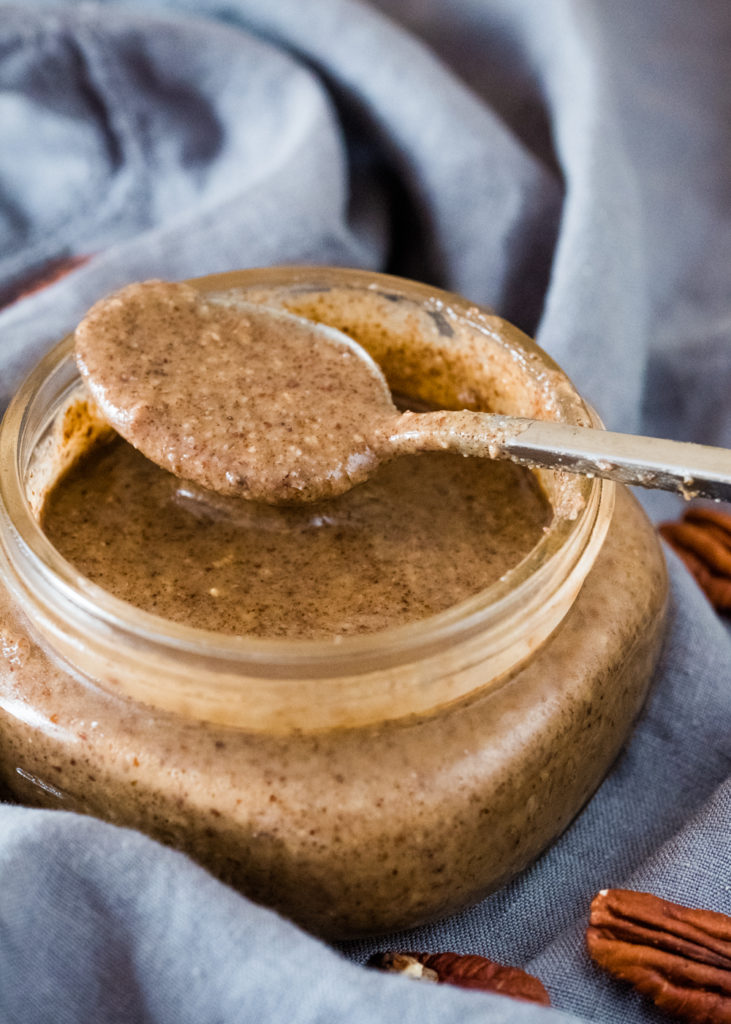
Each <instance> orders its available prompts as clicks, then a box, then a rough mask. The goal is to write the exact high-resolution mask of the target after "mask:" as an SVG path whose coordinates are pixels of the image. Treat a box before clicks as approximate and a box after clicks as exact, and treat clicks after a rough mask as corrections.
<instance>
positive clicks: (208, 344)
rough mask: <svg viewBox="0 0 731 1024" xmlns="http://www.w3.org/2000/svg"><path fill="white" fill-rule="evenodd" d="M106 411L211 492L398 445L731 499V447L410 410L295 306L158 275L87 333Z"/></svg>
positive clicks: (84, 348)
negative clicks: (218, 296) (224, 297)
mask: <svg viewBox="0 0 731 1024" xmlns="http://www.w3.org/2000/svg"><path fill="white" fill-rule="evenodd" d="M75 351H76V359H77V363H78V365H79V369H80V372H81V374H82V376H83V378H84V379H85V381H86V384H87V386H88V388H89V390H90V392H91V394H92V396H93V398H94V399H95V401H96V403H97V405H98V406H99V409H100V411H101V413H102V415H103V416H104V417H105V418H106V419H107V420H108V422H109V423H110V424H111V425H112V426H113V427H114V428H115V429H116V430H117V432H118V433H119V434H121V435H122V436H123V437H124V438H126V440H128V441H129V442H130V443H131V444H133V445H135V447H137V448H139V450H140V451H142V452H143V454H145V455H146V456H147V457H148V458H150V459H151V460H152V461H154V462H157V463H158V464H159V465H161V466H162V467H163V468H165V469H168V470H169V471H171V472H172V473H174V474H176V475H177V476H179V477H182V478H184V479H188V480H192V481H194V482H196V483H198V484H200V485H201V486H203V487H206V488H208V489H209V490H213V491H217V492H219V493H222V494H229V495H237V496H239V497H243V498H248V499H252V500H256V501H264V502H268V503H271V504H279V503H285V502H300V501H314V500H318V499H322V498H329V497H332V496H334V495H337V494H341V493H343V492H344V491H347V490H348V489H349V488H351V487H352V486H354V485H355V484H357V483H360V482H362V481H364V480H365V479H367V478H368V477H369V476H370V475H372V474H373V472H375V470H376V469H377V467H378V466H379V465H380V464H381V463H383V462H385V461H387V460H389V459H392V458H395V457H396V456H399V455H405V454H413V453H416V452H424V451H451V452H456V453H459V454H461V455H469V456H475V457H479V458H490V459H510V460H512V461H514V462H518V463H521V464H523V465H528V466H532V467H545V468H549V469H561V470H565V471H568V472H572V473H579V474H583V475H586V476H600V477H606V478H608V479H610V480H617V481H619V482H622V483H626V484H638V485H640V486H641V487H651V488H659V489H661V490H670V491H677V492H679V493H680V494H682V495H683V496H685V497H696V496H701V497H708V498H715V499H725V500H728V499H731V451H729V450H727V449H721V448H712V447H709V446H706V445H698V444H690V443H685V442H679V441H669V440H661V439H659V438H650V437H638V436H634V435H630V434H617V433H612V432H609V431H603V430H595V429H592V428H590V427H578V426H573V425H570V424H566V423H560V422H555V421H543V420H532V419H524V418H520V417H513V416H501V415H497V414H493V413H482V412H471V411H467V410H464V411H461V412H451V411H437V412H426V413H414V412H403V413H402V412H399V411H398V409H397V408H396V406H395V405H394V403H393V400H392V397H391V392H390V390H389V387H388V384H387V382H386V379H385V377H384V375H383V372H382V371H381V369H380V367H379V366H378V365H377V363H376V362H375V361H374V360H373V359H372V358H371V357H370V355H369V354H368V353H367V352H366V351H365V350H364V349H363V348H362V347H361V346H360V345H359V344H358V343H357V342H355V341H353V340H352V339H351V338H349V337H348V336H347V335H345V334H343V333H341V332H340V331H336V330H335V329H333V328H331V327H328V326H325V325H323V324H318V323H315V322H313V321H311V320H306V319H304V318H302V317H298V316H295V315H294V314H292V313H288V312H284V311H281V310H275V309H270V308H265V307H262V306H259V305H255V304H246V303H240V302H237V303H236V304H235V305H233V304H232V305H225V304H223V303H220V302H210V301H208V300H206V299H205V298H204V297H203V296H202V295H201V294H200V293H199V292H197V291H196V290H195V289H194V288H192V287H191V286H189V285H185V284H171V283H167V282H163V281H147V282H143V283H141V284H135V285H129V286H128V287H127V288H124V289H122V290H121V291H120V292H117V293H116V294H115V295H112V296H110V297H108V298H107V299H103V300H101V302H99V303H97V304H96V306H94V307H93V308H92V309H91V310H90V311H89V313H88V314H87V316H86V317H85V318H84V320H82V322H81V324H80V325H79V327H78V328H77V331H76V339H75Z"/></svg>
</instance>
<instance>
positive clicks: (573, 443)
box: [391, 411, 731, 501]
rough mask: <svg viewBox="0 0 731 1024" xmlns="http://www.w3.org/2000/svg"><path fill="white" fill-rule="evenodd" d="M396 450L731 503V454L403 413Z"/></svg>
mask: <svg viewBox="0 0 731 1024" xmlns="http://www.w3.org/2000/svg"><path fill="white" fill-rule="evenodd" d="M391 442H392V444H393V445H394V447H395V448H396V450H397V451H399V452H402V453H404V454H405V453H406V452H408V451H412V452H415V451H425V450H444V449H446V450H451V451H455V452H460V453H461V454H463V455H475V456H480V457H483V458H492V459H510V460H511V461H512V462H518V463H521V464H523V465H528V466H537V467H542V468H547V469H561V470H566V471H567V472H569V473H580V474H582V475H584V476H592V475H593V476H601V477H605V478H607V479H608V480H616V481H618V482H619V483H624V484H636V485H639V486H640V487H649V488H656V489H658V490H663V491H677V492H678V493H679V494H682V495H683V497H685V498H695V497H703V498H714V499H717V500H723V501H731V450H729V449H727V448H713V447H711V446H709V445H702V444H691V443H689V442H685V441H668V440H664V439H662V438H658V437H641V436H637V435H633V434H618V433H613V432H612V431H609V430H594V429H592V428H591V427H576V426H572V425H571V424H568V423H557V422H555V421H552V420H531V419H521V418H519V417H512V416H498V415H494V414H491V413H479V412H467V411H465V412H434V413H418V414H414V413H404V414H403V415H402V416H401V417H400V422H399V426H398V429H397V431H395V432H394V433H393V434H392V436H391Z"/></svg>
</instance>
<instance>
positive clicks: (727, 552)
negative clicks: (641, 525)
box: [659, 505, 731, 614]
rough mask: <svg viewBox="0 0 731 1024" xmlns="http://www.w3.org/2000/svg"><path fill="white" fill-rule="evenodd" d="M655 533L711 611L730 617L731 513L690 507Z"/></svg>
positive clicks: (708, 508)
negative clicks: (689, 575) (687, 572)
mask: <svg viewBox="0 0 731 1024" xmlns="http://www.w3.org/2000/svg"><path fill="white" fill-rule="evenodd" d="M659 531H660V535H661V536H662V537H663V538H664V539H665V540H666V541H667V543H668V544H669V545H670V547H671V548H673V550H674V551H675V553H676V554H677V555H678V556H679V557H680V558H681V559H682V560H683V561H684V562H685V564H686V566H687V567H688V569H689V570H690V572H691V573H692V574H693V576H694V577H695V579H696V582H697V583H698V585H699V586H700V587H701V589H702V590H703V591H704V593H705V594H706V597H707V598H708V600H709V601H710V602H711V604H712V605H713V606H714V608H716V610H717V611H719V612H722V613H724V614H729V613H731V513H729V512H727V511H723V510H722V509H720V508H712V507H709V506H706V505H691V506H690V507H689V508H688V509H686V511H685V514H684V515H683V519H682V520H681V521H680V522H674V523H662V525H661V526H660V527H659Z"/></svg>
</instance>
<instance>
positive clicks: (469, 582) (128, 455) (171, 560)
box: [43, 439, 550, 637]
mask: <svg viewBox="0 0 731 1024" xmlns="http://www.w3.org/2000/svg"><path fill="white" fill-rule="evenodd" d="M549 519H550V507H549V505H548V502H547V501H546V498H545V497H544V495H543V492H542V491H541V489H540V487H539V485H538V483H537V481H536V480H535V478H534V476H533V475H532V474H531V473H530V472H529V471H527V470H525V469H523V468H521V467H519V466H514V465H512V464H510V463H504V462H490V461H487V460H481V459H463V458H459V457H456V456H454V455H449V454H444V453H433V454H427V455H420V456H407V457H405V458H403V459H399V460H398V461H396V462H392V463H388V464H387V465H385V466H382V467H381V468H380V470H379V471H378V472H377V473H376V474H375V476H374V477H373V478H372V479H371V480H368V481H367V482H366V483H364V484H361V485H360V486H359V487H355V488H353V489H352V490H351V491H348V492H347V493H346V494H343V495H340V496H339V497H337V498H333V499H331V500H329V501H326V502H320V503H316V504H310V505H299V506H279V507H277V506H272V505H261V504H259V503H256V502H249V501H242V500H241V499H238V498H229V497H223V496H220V495H214V494H211V493H210V492H206V491H204V490H202V489H200V488H197V487H195V486H194V485H190V484H185V483H183V482H181V481H180V480H178V479H177V478H176V477H174V476H172V475H171V474H170V473H166V472H165V471H163V470H162V469H160V468H159V467H158V466H156V465H155V464H154V463H152V462H150V461H149V460H148V459H146V458H145V457H144V456H142V455H141V454H140V453H139V452H137V451H136V450H135V449H134V448H133V447H132V446H131V445H129V444H127V443H126V442H124V441H123V440H121V439H117V440H116V441H115V442H113V443H112V444H107V445H103V446H101V447H98V448H96V449H95V450H93V451H92V452H91V453H90V454H89V455H87V456H86V457H85V458H84V459H82V461H81V462H80V463H79V464H77V466H76V467H75V468H74V469H73V470H72V471H71V472H70V473H68V474H67V475H66V476H64V477H63V478H62V480H61V482H60V483H59V484H58V485H57V486H56V487H55V488H54V489H53V491H52V492H51V494H50V496H49V498H48V499H47V502H46V505H45V508H44V513H43V527H44V530H45V532H46V534H47V535H48V537H49V538H50V539H51V541H52V543H53V544H54V546H55V547H56V548H57V549H58V550H59V551H60V552H61V554H63V555H64V556H65V557H66V558H67V559H68V560H69V561H71V562H72V563H73V564H74V565H75V566H76V567H77V568H78V569H79V570H80V571H81V572H82V573H83V574H84V575H85V576H87V577H88V578H90V579H92V580H94V581H95V582H96V583H98V584H100V585H101V586H102V587H104V588H105V589H106V590H108V591H110V592H111V593H113V594H115V595H116V596H118V597H121V598H123V599H124V600H127V601H129V602H131V603H132V604H134V605H136V606H138V607H140V608H143V609H145V610H146V611H150V612H153V613H155V614H157V615H161V616H163V617H165V618H168V619H172V620H175V621H178V622H183V623H186V624H187V625H189V626H194V627H199V628H203V629H209V630H216V631H218V632H222V633H233V634H243V633H246V634H252V635H257V636H269V637H325V636H332V635H349V634H353V633H364V632H373V631H376V630H381V629H385V628H387V627H389V626H396V625H401V624H404V623H407V622H413V621H415V620H418V619H422V618H425V617H426V616H429V615H433V614H434V613H436V612H439V611H442V610H443V609H445V608H448V607H450V606H452V605H454V604H457V603H458V602H459V601H462V600H464V599H465V598H467V597H469V596H471V595H472V594H475V593H476V592H477V591H479V590H482V589H483V588H484V587H487V586H489V585H490V584H491V583H494V582H495V581H496V580H497V579H499V578H500V576H502V575H503V574H504V573H506V572H507V571H508V570H509V569H511V568H513V567H514V566H515V565H517V563H518V562H519V561H520V560H521V559H522V558H523V557H524V556H526V555H527V554H528V553H529V551H530V550H531V549H532V548H533V547H534V545H535V544H537V543H538V541H539V540H540V539H541V536H542V531H543V527H544V525H546V524H547V522H548V521H549Z"/></svg>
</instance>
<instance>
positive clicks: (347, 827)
mask: <svg viewBox="0 0 731 1024" xmlns="http://www.w3.org/2000/svg"><path fill="white" fill-rule="evenodd" d="M195 286H196V287H197V288H199V289H200V290H201V291H202V292H204V293H205V294H206V295H207V296H209V297H210V298H211V300H212V301H215V302H219V303H223V304H234V305H235V304H236V302H237V301H238V302H255V303H262V304H264V305H267V306H271V307H277V308H281V309H284V310H288V311H290V312H293V313H296V314H298V315H301V316H305V317H308V318H310V319H314V320H317V321H319V322H324V323H327V324H330V325H332V326H333V327H336V328H338V329H341V330H343V331H345V332H346V333H348V334H350V335H351V336H352V337H354V338H355V339H356V340H357V341H359V342H360V343H361V344H362V345H363V346H364V347H365V348H367V349H368V350H369V351H370V353H371V354H372V355H373V357H374V358H375V359H376V361H377V362H378V363H379V364H380V365H381V366H382V367H383V369H384V371H385V373H386V376H387V378H388V380H389V384H390V386H391V388H392V390H393V392H394V393H395V394H397V395H399V396H400V398H401V402H402V404H403V405H404V406H406V407H409V406H411V405H413V406H415V407H422V406H424V405H426V406H429V405H431V406H437V407H441V408H472V409H485V410H489V411H495V412H501V413H506V414H518V415H526V416H544V417H548V418H560V419H566V420H568V421H569V422H576V423H589V422H592V414H591V412H590V410H588V409H587V408H586V406H585V405H584V403H583V402H582V400H581V398H580V397H579V396H578V395H577V394H576V392H575V391H574V389H573V388H572V387H571V385H570V383H569V381H568V380H567V379H566V377H565V376H564V375H563V374H562V373H561V371H560V370H559V369H558V368H557V367H555V365H554V364H552V363H551V361H550V360H549V359H548V358H547V357H546V356H545V355H544V354H543V353H542V352H541V351H540V350H539V349H537V348H536V346H534V345H533V344H532V343H531V342H530V341H529V340H528V339H527V338H525V337H524V336H523V335H521V334H520V332H518V331H516V330H515V329H514V328H512V327H511V326H510V325H508V324H506V323H505V322H504V321H502V320H500V319H499V318H497V317H494V316H491V315H489V314H488V313H487V312H485V311H484V310H481V309H478V308H476V307H474V306H471V305H470V304H468V303H467V302H465V301H464V300H463V299H460V298H459V297H457V296H453V295H449V294H447V293H443V292H439V291H437V290H435V289H431V288H427V287H425V286H421V285H417V284H414V283H412V282H407V281H402V280H399V279H396V278H390V277H386V276H383V275H378V274H369V273H364V272H359V271H346V270H337V269H327V268H323V269H318V268H276V269H270V270H258V271H242V272H236V273H232V274H228V275H219V276H217V277H215V278H208V279H201V280H199V281H197V282H195ZM71 347H72V345H71V339H67V340H66V341H65V342H62V343H61V345H60V346H59V347H58V348H57V349H55V350H54V351H53V352H52V353H50V354H49V355H48V356H47V357H46V359H45V360H44V361H43V362H42V363H41V364H40V365H39V366H38V367H37V368H36V370H35V371H34V373H33V374H32V375H31V377H30V378H29V379H28V381H27V382H26V383H25V385H24V386H23V387H22V388H21V390H20V392H19V393H18V395H17V396H16V398H15V400H14V401H13V403H12V404H11V406H10V408H9V409H8V412H7V414H6V416H5V419H4V421H3V425H2V429H1V432H0V499H1V501H0V772H1V775H2V782H3V783H4V784H5V785H7V787H8V788H9V789H10V790H11V792H12V793H14V795H15V796H16V797H17V798H18V799H19V800H21V801H23V802H25V803H28V804H35V805H39V806H50V807H57V808H62V809H69V810H75V811H83V812H85V813H90V814H95V815H97V816H99V817H102V818H105V819H107V820H109V821H111V822H114V823H117V824H121V825H127V826H131V827H134V828H138V829H141V830H143V831H145V832H147V833H149V834H150V835H152V836H154V837H156V838H158V839H160V840H161V841H163V842H166V843H169V844H171V845H173V846H176V847H178V848H180V849H182V850H185V851H186V852H188V853H189V854H190V855H191V856H192V857H194V858H195V859H196V860H198V861H199V862H200V863H202V864H204V865H205V866H207V867H208V868H209V869H210V870H211V871H212V872H214V873H215V874H217V875H218V876H219V877H220V878H222V879H223V880H225V881H227V882H229V883H231V884H232V885H234V886H236V887H237V888H239V889H240V890H241V891H242V892H244V893H246V894H247V895H249V896H251V897H252V898H253V899H255V900H257V901H260V902H263V903H265V904H267V905H270V906H273V907H275V908H276V909H278V910H280V911H281V912H283V913H284V914H286V915H288V916H290V917H291V918H293V919H294V920H296V921H297V922H299V923H300V924H302V925H303V926H304V927H306V928H308V929H310V930H312V931H314V932H316V933H318V934H321V935H324V936H326V937H330V938H345V937H352V936H356V935H359V934H367V933H376V932H380V931H386V930H392V929H397V928H403V927H408V926H411V925H414V924H417V923H420V922H423V921H426V920H429V919H433V918H435V917H438V916H440V915H444V914H447V913H450V912H452V911H455V910H457V909H459V908H460V907H463V906H465V905H468V904H469V903H471V902H474V901H475V900H478V899H480V898H481V897H482V896H483V895H485V894H486V893H488V892H489V891H491V890H493V889H494V888H495V887H497V886H499V885H501V884H503V883H504V882H505V881H507V880H508V879H509V878H510V877H512V876H513V875H514V874H515V873H516V872H517V871H519V870H520V869H521V868H523V867H524V866H525V865H526V864H528V863H529V862H530V861H531V860H532V859H534V858H535V857H536V856H537V855H538V854H539V853H540V851H541V850H542V849H543V848H544V847H545V846H546V845H547V844H548V843H549V842H550V841H551V840H552V839H553V838H555V836H557V835H558V834H559V833H560V832H561V830H562V829H563V828H565V826H566V825H567V824H568V822H569V821H570V820H571V818H572V817H573V816H574V815H575V814H576V813H577V811H578V810H579V809H580V807H581V806H582V804H583V803H584V802H585V801H586V799H587V798H588V797H589V796H590V795H591V793H592V792H593V790H594V789H595V788H596V786H597V785H598V784H599V782H600V781H601V779H602V777H603V775H604V774H605V772H606V770H607V768H608V767H609V765H610V764H611V762H612V760H613V759H614V757H615V756H616V754H617V753H618V751H619V749H620V748H621V745H622V743H623V742H624V740H625V738H626V735H627V732H628V730H629V728H630V727H631V724H632V721H633V719H634V717H635V715H636V714H637V712H638V710H639V708H640V706H641V703H642V700H643V698H644V695H645V692H646V689H647V686H648V683H649V680H650V677H651V674H652V670H653V667H654V664H655V660H656V657H657V653H658V649H659V645H660V641H661V633H662V625H663V618H664V608H665V599H666V578H665V571H664V563H663V560H662V556H661V553H660V551H659V547H658V544H657V541H656V539H655V536H654V531H653V530H652V528H651V526H650V524H649V523H648V521H647V519H646V518H645V516H644V514H643V513H642V511H641V510H640V508H639V506H638V505H637V504H636V502H635V501H634V499H633V498H632V497H631V496H630V495H629V493H628V492H627V491H626V490H624V489H623V488H617V487H615V486H614V485H613V484H610V483H608V482H606V481H601V480H585V479H581V478H578V477H573V478H572V477H569V476H568V475H564V474H560V473H555V472H548V471H545V472H538V473H535V474H534V473H530V472H528V471H527V470H523V469H521V468H519V467H512V466H507V465H506V464H488V463H485V464H483V465H479V466H475V465H470V462H471V460H462V459H459V457H457V456H450V455H438V454H437V455H429V456H418V457H413V458H412V457H409V458H407V459H404V460H400V461H398V462H395V463H392V464H390V465H389V466H386V467H383V469H382V470H381V471H379V474H378V475H377V477H376V478H374V480H372V481H370V482H368V483H367V484H363V485H361V487H358V488H355V489H354V490H353V491H351V492H348V494H346V495H343V496H341V497H340V498H337V499H333V501H332V502H323V503H321V504H320V503H318V504H317V505H316V506H313V507H311V508H308V509H307V510H303V509H296V510H295V509H271V508H269V509H267V510H266V512H264V511H263V510H257V506H256V505H252V504H251V503H246V502H240V503H239V504H237V502H238V499H232V498H229V497H225V496H222V497H218V496H210V495H206V494H203V493H201V492H200V490H199V489H197V488H196V487H194V486H192V485H186V484H184V483H182V482H181V481H179V480H175V479H174V478H172V477H169V476H168V475H167V474H165V473H164V472H163V471H162V470H158V469H157V467H152V469H154V473H152V475H151V476H150V475H149V474H150V472H151V470H150V467H148V466H147V465H145V464H144V460H143V459H142V456H139V455H138V454H137V453H134V452H133V451H132V450H131V449H128V448H127V446H126V442H122V441H120V440H118V439H115V438H114V437H113V436H112V435H111V434H110V432H109V430H108V428H107V427H106V426H105V424H104V423H102V422H100V420H99V419H98V417H97V415H96V414H95V410H94V408H93V405H91V404H90V403H88V401H87V398H86V394H85V392H84V390H83V386H82V385H81V382H80V380H79V377H78V373H77V371H76V367H75V364H74V362H73V358H72V353H71ZM406 478H408V480H409V483H408V486H406V485H405V484H404V481H405V479H406ZM153 492H154V494H155V495H156V497H155V499H154V500H155V501H156V502H158V503H159V504H158V505H153V504H151V501H152V499H151V498H150V496H151V495H152V494H153ZM145 495H146V496H147V498H150V500H144V501H140V498H141V497H144V496H145ZM415 495H416V497H415ZM232 502H233V504H232ZM429 502H431V503H432V504H431V505H430V504H429ZM241 504H243V505H246V506H247V507H246V509H245V510H244V512H242V511H241V508H240V505H241ZM151 508H157V509H163V510H167V511H163V512H159V511H158V512H154V513H153V514H150V509H151ZM105 509H106V512H105ZM110 509H111V510H113V515H111V516H110V515H109V510H110ZM170 509H172V510H173V512H174V515H175V516H176V517H178V518H177V519H175V525H174V529H173V530H172V532H173V533H177V535H178V540H177V543H179V547H178V548H177V549H176V548H174V547H173V548H170V549H167V548H166V545H168V544H169V543H170V531H169V530H168V531H167V532H166V528H163V526H162V525H161V524H162V523H163V521H164V519H165V516H167V515H168V513H169V511H170ZM145 516H147V518H146V519H145ZM115 517H116V518H115ZM134 523H137V526H134ZM394 524H397V526H398V529H396V526H394ZM133 526H134V528H133ZM199 527H200V529H199ZM482 527H484V528H482ZM104 530H106V531H107V532H106V533H105V532H104ZM155 531H157V532H155ZM369 531H370V532H369ZM399 531H400V532H399ZM242 537H243V538H244V539H243V540H242V539H241V538H242ZM166 538H167V539H166ZM237 545H238V546H237ZM163 549H165V550H168V557H167V558H166V559H163V560H162V563H161V562H160V552H161V551H162V550H163ZM171 551H172V552H174V553H173V554H170V552H171ZM186 559H187V561H186ZM267 559H268V561H267ZM217 562H221V564H220V565H216V564H215V563H217ZM284 564H286V565H287V567H288V568H287V571H283V572H280V573H279V574H277V568H278V567H279V568H280V569H281V568H282V566H283V565H284ZM288 602H289V606H288Z"/></svg>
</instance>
